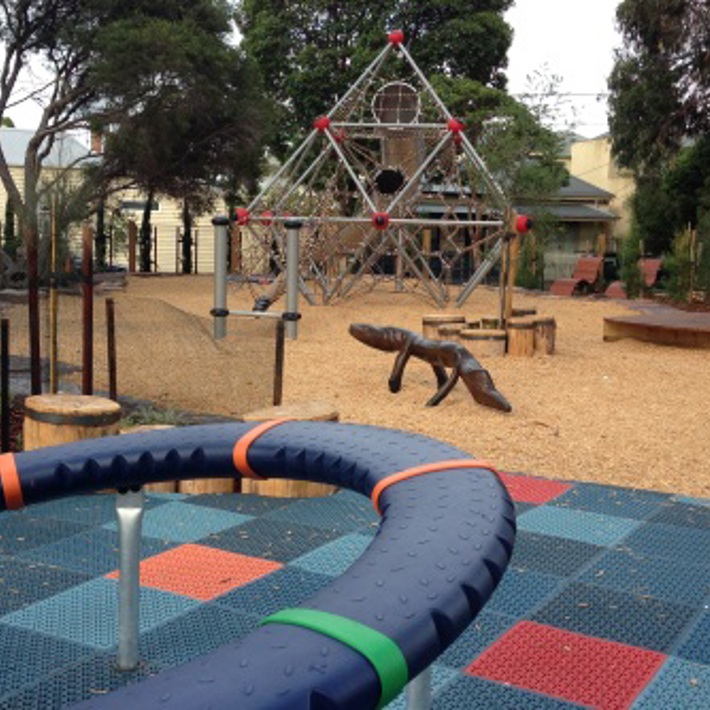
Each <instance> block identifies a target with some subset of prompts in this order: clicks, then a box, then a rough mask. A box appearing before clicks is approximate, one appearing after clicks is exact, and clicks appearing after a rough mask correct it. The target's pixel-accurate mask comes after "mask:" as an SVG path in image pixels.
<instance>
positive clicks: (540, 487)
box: [498, 473, 572, 505]
mask: <svg viewBox="0 0 710 710" xmlns="http://www.w3.org/2000/svg"><path fill="white" fill-rule="evenodd" d="M498 475H499V476H500V480H501V481H503V483H504V484H505V487H506V488H507V489H508V493H510V497H511V498H512V499H513V500H514V501H517V502H518V503H537V504H540V505H541V504H543V503H547V502H549V501H551V500H554V499H555V498H559V497H560V496H561V495H562V494H563V493H566V492H567V491H568V490H569V489H570V488H572V484H571V483H562V482H561V481H545V480H543V479H540V478H532V477H531V476H523V475H518V474H514V473H499V474H498Z"/></svg>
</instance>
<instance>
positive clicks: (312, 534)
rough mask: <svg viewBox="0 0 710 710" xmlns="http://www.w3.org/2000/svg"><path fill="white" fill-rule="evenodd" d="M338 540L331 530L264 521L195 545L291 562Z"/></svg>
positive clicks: (227, 531)
mask: <svg viewBox="0 0 710 710" xmlns="http://www.w3.org/2000/svg"><path fill="white" fill-rule="evenodd" d="M336 537H339V534H338V533H337V532H333V531H332V530H323V529H321V528H314V527H311V526H308V525H300V524H299V523H291V522H286V521H283V520H266V519H265V518H264V517H261V518H254V519H253V520H250V521H248V522H246V523H243V524H242V525H239V526H237V527H233V528H230V529H228V530H223V531H222V532H219V533H214V534H212V535H209V536H208V537H205V538H203V539H202V540H198V541H196V542H199V544H200V545H207V546H209V547H217V548H219V549H221V550H227V551H229V552H238V553H240V554H242V555H250V556H252V557H263V558H264V559H267V560H276V561H278V562H290V561H291V560H293V559H295V558H296V557H300V556H301V555H305V554H306V553H307V552H311V551H312V550H315V549H316V548H317V547H320V546H321V545H325V543H326V542H329V541H330V540H333V539H334V538H336Z"/></svg>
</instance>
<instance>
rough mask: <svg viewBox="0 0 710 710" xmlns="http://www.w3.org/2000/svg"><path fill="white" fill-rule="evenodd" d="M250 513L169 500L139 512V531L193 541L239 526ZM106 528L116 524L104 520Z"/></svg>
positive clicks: (115, 527) (172, 538)
mask: <svg viewBox="0 0 710 710" xmlns="http://www.w3.org/2000/svg"><path fill="white" fill-rule="evenodd" d="M251 519H252V518H251V516H247V515H241V514H239V513H230V512H228V511H226V510H217V509H215V508H212V509H208V508H205V507H204V506H198V505H191V504H190V503H181V502H173V503H166V504H165V505H161V506H159V507H158V508H156V509H155V510H148V511H146V513H145V514H144V515H143V528H142V534H143V536H144V537H152V538H155V539H156V540H169V541H171V542H194V541H195V540H199V539H200V538H203V537H205V536H206V535H210V534H212V533H217V532H221V531H222V530H226V529H227V528H231V527H234V526H235V525H241V524H242V523H245V522H247V521H248V520H251ZM104 527H105V528H106V529H107V530H116V529H117V527H118V525H117V523H115V522H113V523H108V524H107V525H105V526H104Z"/></svg>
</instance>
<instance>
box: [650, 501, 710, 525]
mask: <svg viewBox="0 0 710 710" xmlns="http://www.w3.org/2000/svg"><path fill="white" fill-rule="evenodd" d="M650 522H652V523H663V524H664V525H680V526H681V527H687V528H695V529H697V530H710V508H708V507H706V506H702V505H693V504H689V503H682V502H677V501H674V502H672V503H669V504H668V505H666V506H664V507H663V508H661V509H660V510H659V511H658V512H657V513H656V514H655V515H654V516H653V517H652V518H651V521H650Z"/></svg>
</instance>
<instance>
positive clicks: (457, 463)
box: [370, 459, 496, 513]
mask: <svg viewBox="0 0 710 710" xmlns="http://www.w3.org/2000/svg"><path fill="white" fill-rule="evenodd" d="M452 468H487V469H489V470H490V471H493V472H494V473H495V472H496V470H495V468H493V466H492V465H491V464H489V463H488V462H487V461H481V460H480V459H448V460H447V461H435V462H434V463H425V464H422V465H421V466H414V467H413V468H406V469H404V471H399V472H398V473H393V474H391V475H390V476H387V478H383V479H382V480H381V481H380V482H379V483H378V484H377V485H376V486H375V487H374V488H373V489H372V493H371V494H370V498H371V499H372V504H373V505H374V506H375V510H376V511H377V512H378V513H379V512H380V505H379V503H380V496H381V495H382V492H383V491H384V490H386V489H387V488H389V487H390V486H392V485H394V484H395V483H399V482H400V481H404V480H406V479H407V478H414V477H415V476H421V475H423V474H425V473H434V472H436V471H448V470H449V469H452Z"/></svg>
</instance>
